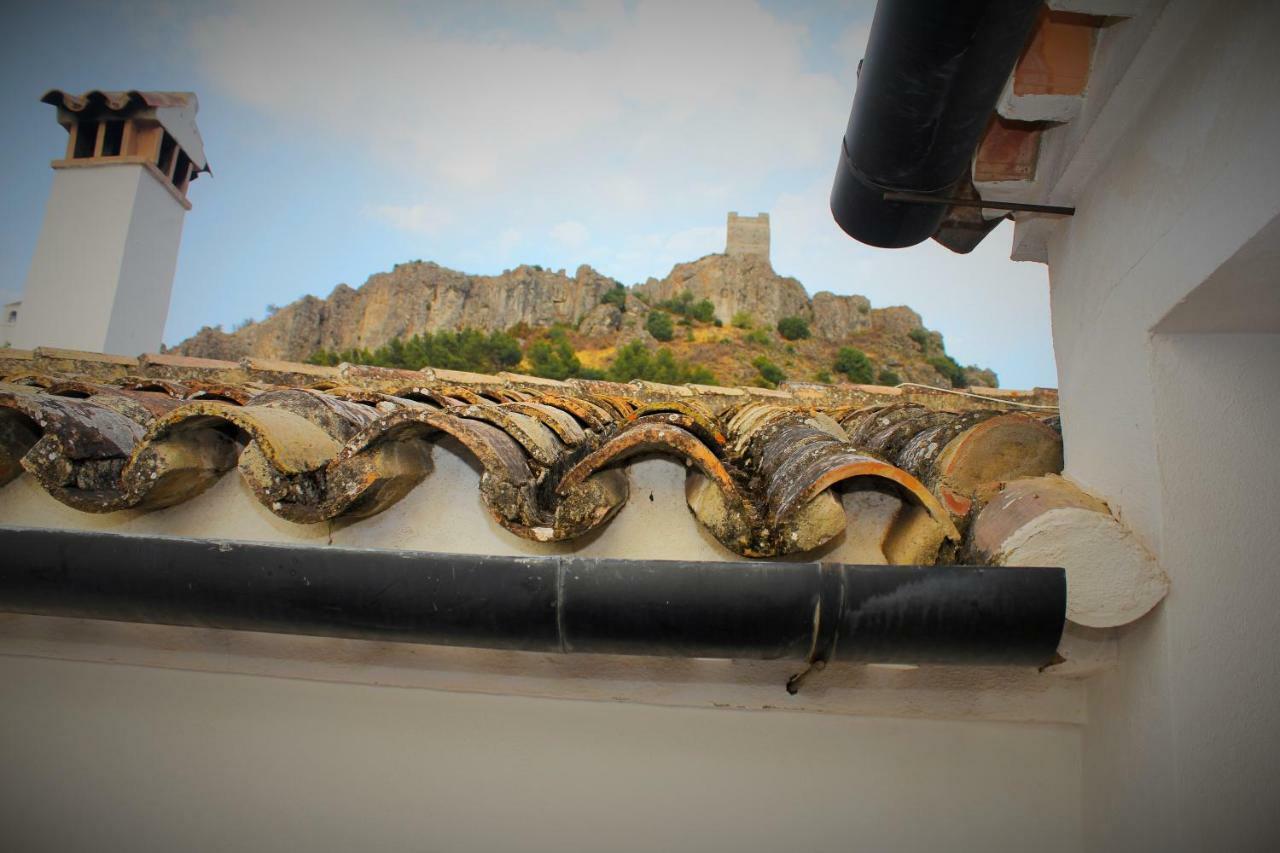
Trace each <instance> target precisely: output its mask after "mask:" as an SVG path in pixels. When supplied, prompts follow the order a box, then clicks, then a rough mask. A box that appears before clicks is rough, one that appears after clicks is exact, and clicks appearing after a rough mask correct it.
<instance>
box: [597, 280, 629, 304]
mask: <svg viewBox="0 0 1280 853" xmlns="http://www.w3.org/2000/svg"><path fill="white" fill-rule="evenodd" d="M600 304H601V305H617V306H618V310H619V311H626V310H627V289H626V288H625V287H623V286H622V285H620V284H615V285H614V286H613V287H611V288H609V289H608V290H606V291H605V294H604V296H601V297H600Z"/></svg>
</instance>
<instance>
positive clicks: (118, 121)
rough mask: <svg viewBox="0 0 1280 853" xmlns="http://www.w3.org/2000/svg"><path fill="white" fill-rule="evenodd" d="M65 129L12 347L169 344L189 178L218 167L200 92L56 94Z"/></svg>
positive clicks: (115, 348)
mask: <svg viewBox="0 0 1280 853" xmlns="http://www.w3.org/2000/svg"><path fill="white" fill-rule="evenodd" d="M41 100H42V101H44V102H45V103H46V104H53V105H54V106H56V107H57V108H58V123H59V124H61V125H62V126H63V127H65V128H66V129H67V132H68V134H69V137H68V139H67V151H66V157H65V158H64V159H61V160H54V161H53V164H52V165H53V169H54V175H53V189H52V191H51V192H50V193H49V205H48V208H47V209H46V211H45V217H44V227H43V229H42V230H41V231H40V239H39V241H38V242H37V243H36V251H35V256H34V257H33V258H32V261H31V272H30V273H29V274H28V276H27V286H26V291H25V293H24V294H23V298H22V312H21V315H20V316H19V318H18V323H17V328H16V330H15V331H14V333H13V345H14V346H15V347H19V348H23V349H32V348H34V347H37V346H49V347H63V348H66V349H77V350H88V351H91V352H105V353H115V354H118V355H139V354H141V353H144V352H154V351H156V350H157V349H158V348H159V346H160V339H161V335H162V334H163V333H164V323H165V318H166V317H167V316H168V313H169V295H170V292H171V291H172V289H173V273H174V269H175V267H176V266H177V263H178V243H179V241H180V240H181V239H182V218H183V215H184V214H185V213H186V212H187V211H188V210H190V209H191V203H190V202H189V201H187V186H188V185H189V184H190V182H191V181H193V180H195V178H196V176H197V175H198V174H199V173H201V172H207V171H209V166H208V163H206V161H205V157H204V145H203V143H202V142H201V141H200V131H199V130H197V129H196V122H195V117H196V109H197V107H198V105H197V102H196V96H195V94H193V93H191V92H137V91H129V92H100V91H96V90H95V91H92V92H86V93H85V94H84V95H71V94H68V93H66V92H62V91H59V90H56V89H55V90H53V91H50V92H48V93H47V94H45V96H44V97H43V98H41Z"/></svg>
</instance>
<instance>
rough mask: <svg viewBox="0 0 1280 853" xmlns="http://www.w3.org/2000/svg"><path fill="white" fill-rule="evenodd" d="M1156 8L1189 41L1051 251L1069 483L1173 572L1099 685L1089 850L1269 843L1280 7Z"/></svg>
mask: <svg viewBox="0 0 1280 853" xmlns="http://www.w3.org/2000/svg"><path fill="white" fill-rule="evenodd" d="M1162 14H1164V15H1168V16H1171V17H1170V20H1173V19H1175V18H1176V19H1177V20H1178V21H1179V22H1181V23H1180V24H1179V27H1178V29H1179V30H1180V31H1184V30H1185V31H1189V32H1191V33H1193V34H1194V36H1193V37H1190V38H1186V39H1185V40H1182V41H1179V42H1177V44H1178V47H1177V52H1176V54H1174V55H1172V56H1171V57H1170V61H1169V63H1168V66H1167V68H1168V71H1167V73H1166V74H1165V76H1164V77H1163V78H1161V79H1152V80H1150V81H1149V83H1147V90H1148V93H1149V96H1148V98H1147V100H1146V101H1145V103H1139V104H1135V105H1134V107H1133V109H1134V110H1135V113H1134V115H1133V116H1132V124H1131V128H1130V130H1129V131H1128V133H1127V134H1126V135H1125V136H1124V137H1123V138H1122V139H1121V141H1120V142H1119V144H1118V145H1116V146H1115V148H1114V150H1113V151H1112V153H1111V156H1110V158H1109V160H1108V161H1107V162H1106V164H1105V165H1104V166H1103V167H1102V168H1101V169H1100V170H1099V172H1098V173H1097V174H1096V175H1095V176H1094V178H1093V179H1092V181H1091V182H1090V184H1089V185H1088V186H1087V187H1086V188H1085V190H1084V192H1083V194H1082V195H1081V197H1080V198H1078V199H1077V200H1076V201H1077V214H1076V216H1075V217H1074V218H1073V219H1071V220H1070V221H1068V222H1067V223H1065V224H1064V225H1062V226H1061V227H1060V228H1059V229H1058V231H1057V233H1056V234H1055V235H1054V237H1053V239H1052V240H1051V242H1050V246H1049V264H1050V281H1051V294H1052V300H1051V304H1052V310H1053V327H1054V349H1055V352H1056V354H1057V358H1058V372H1059V378H1060V382H1061V393H1062V405H1063V428H1064V439H1065V450H1066V459H1067V474H1068V475H1069V476H1071V477H1073V478H1074V479H1076V480H1078V481H1079V482H1081V483H1082V484H1083V485H1085V486H1086V487H1088V488H1090V489H1092V490H1094V491H1096V492H1098V493H1099V494H1101V495H1102V496H1104V497H1105V498H1107V499H1108V501H1110V502H1111V503H1112V505H1113V507H1114V508H1116V509H1117V510H1118V511H1119V513H1120V515H1121V516H1122V517H1123V518H1124V519H1125V520H1126V521H1127V522H1128V523H1129V524H1130V525H1132V526H1133V527H1134V529H1135V530H1136V531H1137V533H1138V534H1139V535H1140V536H1141V537H1143V538H1144V539H1145V540H1146V541H1147V542H1148V543H1149V544H1151V545H1152V546H1153V547H1154V549H1155V552H1156V553H1157V554H1158V556H1159V559H1160V561H1161V564H1162V566H1163V567H1164V569H1165V571H1166V572H1168V574H1169V576H1170V578H1171V579H1172V584H1173V586H1172V591H1171V593H1170V596H1169V598H1168V600H1167V601H1166V603H1165V604H1164V605H1162V606H1161V607H1160V608H1158V609H1157V611H1156V613H1154V614H1153V615H1152V616H1150V617H1148V618H1147V619H1146V620H1144V621H1143V622H1142V623H1139V624H1138V625H1136V626H1133V627H1132V628H1131V629H1129V630H1128V631H1126V632H1123V635H1122V637H1121V639H1120V644H1119V648H1120V651H1119V666H1118V668H1117V669H1116V670H1115V671H1113V672H1111V673H1108V674H1107V675H1104V676H1101V677H1099V678H1097V679H1095V680H1093V681H1091V682H1090V683H1089V688H1088V691H1089V710H1088V715H1089V723H1088V726H1087V727H1086V730H1085V731H1086V733H1085V758H1084V777H1083V784H1084V791H1085V797H1084V826H1085V848H1086V849H1090V850H1148V849H1168V850H1204V849H1231V850H1252V849H1270V848H1273V846H1274V843H1275V839H1276V837H1277V836H1280V822H1278V820H1277V810H1276V809H1275V807H1274V801H1275V797H1274V790H1275V783H1276V781H1277V775H1278V774H1280V771H1277V769H1276V768H1277V767H1280V748H1278V747H1277V746H1276V743H1277V741H1276V738H1275V731H1276V726H1275V715H1274V713H1273V711H1272V709H1273V708H1274V706H1275V703H1276V700H1277V699H1280V674H1278V673H1277V669H1276V666H1275V664H1274V663H1272V661H1273V659H1274V652H1273V650H1272V645H1273V642H1274V640H1273V638H1274V636H1275V635H1276V628H1277V627H1280V625H1277V621H1276V617H1275V615H1274V614H1275V602H1276V601H1277V600H1280V575H1277V574H1276V572H1275V570H1274V568H1275V554H1276V553H1278V552H1280V538H1278V534H1277V526H1276V524H1275V521H1274V518H1275V510H1274V502H1273V501H1272V500H1271V499H1270V498H1269V496H1268V495H1269V492H1270V491H1271V490H1272V489H1274V484H1275V482H1276V481H1277V479H1280V466H1278V465H1277V457H1276V455H1275V454H1274V452H1272V451H1270V450H1269V449H1268V448H1267V445H1269V444H1271V443H1272V441H1271V439H1272V438H1273V437H1274V436H1275V434H1276V424H1277V423H1280V383H1278V382H1277V376H1280V346H1278V345H1277V336H1276V333H1277V332H1280V328H1274V327H1270V326H1268V321H1267V320H1266V319H1265V318H1267V317H1275V316H1277V313H1276V312H1275V310H1274V305H1273V303H1272V302H1271V301H1270V300H1273V299H1274V298H1275V297H1274V294H1275V290H1276V288H1275V268H1274V266H1273V265H1272V266H1269V265H1268V263H1267V262H1266V259H1267V258H1270V257H1274V256H1275V252H1276V247H1275V240H1276V235H1277V232H1278V231H1280V229H1277V228H1276V218H1277V216H1280V160H1277V158H1276V157H1275V156H1274V150H1275V144H1276V140H1277V139H1280V109H1277V90H1276V85H1275V84H1276V81H1277V80H1280V52H1277V51H1276V50H1275V49H1274V44H1273V43H1272V42H1273V39H1272V35H1273V34H1274V33H1275V32H1277V31H1280V4H1274V3H1264V2H1251V3H1250V2H1235V3H1218V4H1208V3H1198V2H1194V0H1174V2H1170V3H1169V4H1168V6H1167V7H1166V8H1165V9H1164V11H1163V12H1162ZM1116 26H1125V25H1124V24H1118V25H1116ZM1154 31H1155V32H1159V31H1160V26H1159V22H1157V25H1156V27H1155V29H1154ZM1170 43H1171V44H1173V43H1174V42H1173V41H1171V42H1170ZM1268 273H1269V276H1270V281H1269V282H1265V281H1264V282H1263V283H1262V284H1260V283H1259V281H1256V280H1251V281H1244V280H1243V279H1242V277H1253V278H1254V279H1257V278H1258V277H1259V276H1262V277H1264V278H1265V277H1266V276H1267V275H1268ZM1267 285H1269V286H1267ZM1241 299H1243V300H1245V305H1246V307H1245V308H1244V310H1243V311H1241V310H1240V308H1241V302H1240V300H1241ZM1179 306H1181V307H1179ZM1188 306H1190V307H1188ZM1251 307H1252V308H1253V309H1256V310H1250V308H1251ZM1241 317H1247V318H1248V320H1247V322H1246V323H1243V324H1242V323H1241V322H1240V319H1239V318H1241ZM1166 318H1168V319H1167V320H1166ZM1233 318H1235V319H1233ZM1162 324H1165V325H1162ZM1164 330H1171V331H1172V330H1176V331H1178V332H1182V333H1194V332H1197V331H1205V332H1208V331H1213V332H1218V334H1176V335H1173V334H1162V333H1161V332H1162V331H1164ZM1246 331H1248V332H1252V333H1253V334H1248V333H1245V332H1246Z"/></svg>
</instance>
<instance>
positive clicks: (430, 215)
mask: <svg viewBox="0 0 1280 853" xmlns="http://www.w3.org/2000/svg"><path fill="white" fill-rule="evenodd" d="M368 212H369V215H371V216H372V217H373V218H375V219H379V220H381V221H383V222H385V223H387V224H388V225H390V226H392V227H393V228H398V229H399V230H401V231H408V232H409V233H411V234H421V235H424V236H427V237H433V236H435V235H436V234H438V233H439V232H440V230H441V229H442V228H445V227H446V226H448V225H450V224H452V222H453V216H452V215H451V214H450V213H449V211H447V210H441V209H440V208H437V207H433V206H431V205H427V204H414V205H409V206H407V207H406V206H400V205H393V204H384V205H376V206H373V207H370V208H369V211H368Z"/></svg>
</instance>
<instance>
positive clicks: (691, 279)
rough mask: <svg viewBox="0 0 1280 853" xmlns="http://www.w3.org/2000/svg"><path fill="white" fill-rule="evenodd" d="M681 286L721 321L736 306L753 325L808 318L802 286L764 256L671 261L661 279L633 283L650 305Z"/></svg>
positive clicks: (734, 311) (729, 316) (677, 292)
mask: <svg viewBox="0 0 1280 853" xmlns="http://www.w3.org/2000/svg"><path fill="white" fill-rule="evenodd" d="M686 290H687V291H689V292H690V293H692V294H693V298H694V300H695V301H696V300H700V299H708V300H710V301H711V304H712V305H714V306H716V317H717V318H718V319H719V320H721V321H722V322H724V323H728V322H729V321H730V320H732V319H733V315H734V314H737V313H738V312H740V311H745V312H746V313H748V314H750V315H751V316H752V318H753V319H754V321H755V323H756V324H757V325H759V326H773V325H775V324H776V323H777V322H778V321H779V320H781V319H782V318H783V317H803V318H804V319H806V320H812V319H813V308H812V306H811V305H810V303H809V294H807V293H805V290H804V285H802V284H801V283H800V282H798V281H796V280H795V279H794V278H790V277H788V276H780V275H778V274H777V273H776V272H774V271H773V267H772V266H771V265H770V264H769V261H768V259H766V258H762V257H758V256H755V255H707V256H706V257H704V258H699V259H698V260H696V261H692V262H690V263H686V264H676V266H675V267H674V268H673V269H672V270H671V274H670V275H668V276H667V277H666V278H664V279H660V280H659V279H655V278H651V279H649V280H648V281H646V282H645V283H644V284H638V285H636V287H635V292H636V293H638V294H640V295H642V296H644V297H645V298H647V299H648V300H649V301H650V302H652V303H655V304H656V303H658V302H661V301H662V300H664V299H674V298H675V297H677V296H679V295H680V294H681V293H683V292H684V291H686Z"/></svg>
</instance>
